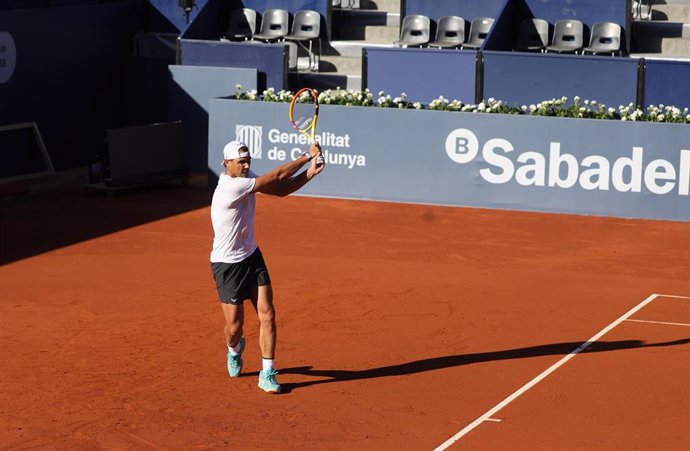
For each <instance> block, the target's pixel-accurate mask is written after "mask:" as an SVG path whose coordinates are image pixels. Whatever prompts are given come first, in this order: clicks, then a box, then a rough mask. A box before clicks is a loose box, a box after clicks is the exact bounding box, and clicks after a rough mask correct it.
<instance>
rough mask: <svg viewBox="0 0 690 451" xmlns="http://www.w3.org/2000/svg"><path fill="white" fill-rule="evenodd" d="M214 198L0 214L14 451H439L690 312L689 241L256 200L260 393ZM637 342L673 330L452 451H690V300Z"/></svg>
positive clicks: (2, 348)
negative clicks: (218, 243) (267, 364)
mask: <svg viewBox="0 0 690 451" xmlns="http://www.w3.org/2000/svg"><path fill="white" fill-rule="evenodd" d="M68 188H69V189H68ZM210 198H211V191H210V190H208V189H207V188H205V187H204V186H202V184H200V183H199V184H196V185H195V184H194V183H193V184H192V185H191V186H189V187H168V188H163V189H158V190H144V191H138V192H132V193H126V194H120V195H116V196H115V197H112V198H109V197H106V196H104V195H102V194H99V193H81V192H80V191H79V189H78V188H77V189H73V187H71V185H70V186H69V187H64V186H63V187H60V188H59V189H56V190H50V191H48V190H46V191H38V192H33V193H31V194H28V195H22V196H15V197H10V198H5V199H2V200H1V204H0V205H1V207H2V210H1V214H2V230H1V232H2V233H1V235H0V239H1V240H2V241H1V246H2V248H1V249H0V250H1V254H0V255H1V258H2V266H1V267H0V295H1V298H0V356H1V357H0V358H1V371H0V449H8V450H9V449H11V450H18V449H90V450H91V449H136V450H140V449H184V450H195V449H197V450H208V449H210V450H216V449H233V450H249V449H252V450H253V449H266V450H269V449H270V450H273V449H287V450H311V449H333V450H341V449H343V450H345V449H347V450H351V449H360V450H385V449H400V450H403V449H404V450H431V449H433V448H435V447H437V446H439V445H441V444H442V443H444V442H445V441H446V440H447V439H449V438H451V437H453V436H454V435H455V434H456V433H458V432H459V431H460V430H461V429H463V428H464V427H465V426H467V425H468V424H470V423H472V422H473V421H474V420H476V419H477V418H479V417H480V416H482V415H483V414H484V413H485V412H487V411H488V410H489V409H491V408H492V407H494V406H496V405H497V404H499V403H500V402H501V401H502V400H504V399H505V398H506V397H508V396H509V395H511V393H513V392H514V391H515V390H517V389H519V388H520V387H522V386H523V385H524V384H526V383H528V382H529V381H531V380H533V379H534V378H535V377H537V376H538V375H539V374H540V373H542V372H543V371H544V370H546V369H547V368H549V367H550V366H551V365H553V364H554V363H556V362H558V361H559V360H560V359H562V358H563V357H564V356H566V355H568V354H569V353H571V352H572V351H574V350H575V349H576V348H577V347H578V346H580V344H582V343H583V342H585V341H587V340H588V339H589V338H591V337H592V336H594V335H595V334H596V333H598V332H599V331H601V330H602V329H603V328H605V327H606V326H607V325H609V324H611V323H612V322H614V321H615V320H616V319H618V318H619V317H621V316H622V315H624V314H625V313H626V312H628V311H629V310H630V309H631V308H633V307H635V306H636V305H638V304H639V303H640V302H642V301H643V300H645V299H646V298H647V297H649V296H650V295H651V294H653V293H660V294H667V295H677V296H690V224H688V223H674V222H662V221H640V220H627V219H612V218H599V217H583V216H567V215H555V214H537V213H525V212H510V211H491V210H481V209H468V208H450V207H435V206H418V205H404V204H392V203H383V202H365V201H348V200H335V199H318V198H305V197H296V196H292V197H288V198H283V199H280V198H271V197H267V196H258V197H257V209H258V212H257V221H258V223H257V235H258V241H259V244H260V246H261V248H262V250H263V253H264V256H265V257H266V261H267V263H268V266H269V269H270V272H271V276H272V278H273V286H274V291H275V304H276V309H277V314H278V328H279V340H278V351H277V361H276V364H277V367H278V369H279V371H280V374H279V375H278V381H279V382H280V383H282V384H283V388H284V392H285V393H284V394H281V395H268V394H265V393H263V392H262V391H260V390H259V389H258V388H257V386H256V384H257V374H258V371H259V369H260V364H261V361H260V354H259V349H258V343H257V341H258V328H257V321H256V317H255V316H254V315H253V311H252V310H251V309H250V308H249V309H248V313H249V314H248V315H247V321H246V326H245V335H246V337H247V344H248V348H247V351H246V353H245V367H244V371H243V375H242V376H241V377H239V378H237V379H230V378H229V377H228V375H227V372H226V369H225V365H226V361H225V354H226V349H225V344H224V343H223V334H222V327H223V317H222V313H221V309H220V306H219V303H218V301H217V298H216V293H215V289H214V285H213V281H212V278H211V273H210V269H209V263H208V255H209V252H210V245H211V239H212V231H211V225H210V218H209V206H208V205H209V202H210ZM631 319H636V320H640V321H654V322H638V321H625V322H622V323H621V324H620V325H618V326H617V327H615V328H614V329H613V330H611V331H610V332H609V333H607V334H605V335H604V336H603V337H601V338H600V340H599V341H597V342H596V343H594V344H593V345H592V346H591V347H590V348H589V349H587V350H586V351H585V352H583V353H581V354H578V355H576V356H575V357H574V358H572V359H571V360H569V361H568V362H567V363H565V364H563V365H562V366H560V367H559V368H558V369H557V370H555V371H554V372H553V373H551V374H550V375H549V376H548V377H546V378H545V379H543V380H542V381H541V382H539V383H538V384H536V385H534V386H533V387H532V388H531V389H530V390H528V391H526V392H525V393H524V394H523V395H522V396H520V397H518V398H516V399H515V400H513V401H512V402H510V403H509V404H507V405H506V406H505V407H504V408H503V409H501V410H500V411H498V412H496V413H495V414H494V415H493V416H492V417H491V421H486V422H483V423H481V424H480V425H478V426H477V427H476V428H475V429H473V430H472V431H471V432H469V433H468V434H467V435H465V436H463V437H462V438H460V440H459V441H457V442H456V443H454V444H453V445H452V446H450V448H449V449H474V450H497V449H510V450H541V449H543V450H547V449H548V450H555V449H559V450H563V449H587V450H611V449H649V450H652V449H654V450H657V449H663V450H687V449H690V434H688V424H690V390H688V374H689V373H690V327H689V326H688V325H689V324H690V299H688V298H672V297H658V298H656V299H655V300H654V301H652V302H651V303H650V304H649V305H647V306H646V307H645V308H643V309H641V310H640V311H639V312H637V313H635V314H634V315H633V316H632V317H631ZM664 322H667V323H676V324H662V323H664ZM463 445H464V446H463Z"/></svg>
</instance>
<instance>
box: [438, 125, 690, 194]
mask: <svg viewBox="0 0 690 451" xmlns="http://www.w3.org/2000/svg"><path fill="white" fill-rule="evenodd" d="M445 147H446V149H445V150H446V154H447V155H448V157H449V158H450V159H451V160H452V161H454V162H455V163H458V164H467V163H470V162H471V161H473V160H475V158H477V157H478V156H479V155H480V150H481V160H480V161H481V165H482V166H484V167H482V168H481V169H480V170H479V175H480V176H481V177H482V179H484V180H485V181H487V182H489V183H492V184H496V185H499V184H504V183H508V182H511V181H513V182H516V183H518V184H519V185H522V186H544V187H554V188H563V189H570V188H573V187H576V186H578V187H579V188H582V189H585V190H588V191H594V190H599V191H610V190H612V191H618V192H621V193H627V192H631V193H639V192H641V191H642V190H643V188H645V189H646V191H649V192H651V193H653V194H659V195H662V194H669V193H677V194H678V195H680V196H688V195H690V150H687V149H680V152H679V153H678V159H673V160H666V159H661V158H660V159H656V160H652V161H645V154H644V148H643V147H632V148H631V150H630V152H629V153H628V155H626V156H622V157H619V158H617V159H615V160H613V161H611V160H610V159H609V157H607V156H605V155H587V156H585V157H584V158H582V160H581V161H580V160H578V157H577V156H575V155H573V154H570V153H567V151H563V150H562V149H561V143H559V142H549V143H548V150H547V149H544V150H543V151H542V152H537V151H534V150H529V151H520V150H518V149H515V147H514V146H513V144H512V143H511V142H510V141H508V140H507V139H503V138H491V139H489V140H488V141H486V142H485V143H484V144H483V145H482V146H480V142H479V139H478V138H477V135H476V134H474V132H472V131H471V130H468V129H466V128H458V129H455V130H453V131H451V132H450V133H449V134H448V137H447V138H446V143H445Z"/></svg>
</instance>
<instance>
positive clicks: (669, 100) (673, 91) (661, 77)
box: [644, 60, 690, 110]
mask: <svg viewBox="0 0 690 451" xmlns="http://www.w3.org/2000/svg"><path fill="white" fill-rule="evenodd" d="M645 65H646V66H647V68H646V71H645V102H644V103H645V105H659V104H664V105H673V106H675V107H678V108H680V109H681V110H682V109H683V108H689V109H690V61H651V60H647V61H645Z"/></svg>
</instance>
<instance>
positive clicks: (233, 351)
mask: <svg viewBox="0 0 690 451" xmlns="http://www.w3.org/2000/svg"><path fill="white" fill-rule="evenodd" d="M241 350H242V346H241V345H240V342H239V341H238V342H237V344H236V345H235V346H230V345H228V352H229V353H230V355H237V354H239V353H240V351H241Z"/></svg>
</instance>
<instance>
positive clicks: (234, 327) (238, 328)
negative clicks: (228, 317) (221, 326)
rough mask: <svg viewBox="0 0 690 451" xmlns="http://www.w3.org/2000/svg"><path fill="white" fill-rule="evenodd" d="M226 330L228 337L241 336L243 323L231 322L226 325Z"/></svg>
mask: <svg viewBox="0 0 690 451" xmlns="http://www.w3.org/2000/svg"><path fill="white" fill-rule="evenodd" d="M225 330H226V331H227V333H228V335H230V336H234V335H240V334H241V333H242V323H241V322H240V321H239V320H238V321H231V322H228V323H226V324H225Z"/></svg>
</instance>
